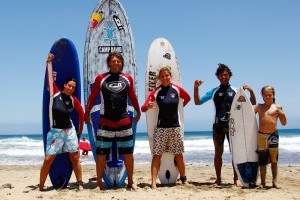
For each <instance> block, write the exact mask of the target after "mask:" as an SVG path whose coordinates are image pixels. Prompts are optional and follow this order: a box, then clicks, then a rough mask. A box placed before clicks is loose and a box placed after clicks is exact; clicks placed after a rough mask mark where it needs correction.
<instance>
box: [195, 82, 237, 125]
mask: <svg viewBox="0 0 300 200" xmlns="http://www.w3.org/2000/svg"><path fill="white" fill-rule="evenodd" d="M235 94H236V89H235V88H234V87H232V86H231V85H230V84H226V85H220V86H218V87H215V88H213V89H211V90H209V91H208V92H207V93H206V94H205V95H203V96H201V97H200V105H201V104H203V103H205V102H206V101H208V100H210V99H213V101H214V105H215V110H216V113H215V120H214V123H216V124H228V120H229V115H228V113H229V112H230V108H231V104H232V101H233V98H234V95H235Z"/></svg>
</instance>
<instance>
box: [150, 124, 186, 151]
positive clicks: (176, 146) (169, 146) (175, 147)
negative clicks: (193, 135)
mask: <svg viewBox="0 0 300 200" xmlns="http://www.w3.org/2000/svg"><path fill="white" fill-rule="evenodd" d="M164 152H171V153H172V154H182V153H183V152H184V145H183V130H182V129H181V127H172V128H157V127H156V128H155V129H154V134H153V150H152V153H153V155H162V154H163V153H164Z"/></svg>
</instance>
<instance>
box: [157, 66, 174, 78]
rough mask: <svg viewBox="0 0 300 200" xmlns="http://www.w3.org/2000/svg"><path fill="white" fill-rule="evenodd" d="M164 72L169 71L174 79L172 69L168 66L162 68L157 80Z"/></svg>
mask: <svg viewBox="0 0 300 200" xmlns="http://www.w3.org/2000/svg"><path fill="white" fill-rule="evenodd" d="M164 71H167V72H168V73H169V74H170V76H171V77H172V72H171V67H170V66H168V65H167V66H165V67H162V68H160V69H159V72H158V75H157V77H156V78H157V79H159V77H160V75H161V74H162V73H163V72H164Z"/></svg>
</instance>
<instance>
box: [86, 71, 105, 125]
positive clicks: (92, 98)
mask: <svg viewBox="0 0 300 200" xmlns="http://www.w3.org/2000/svg"><path fill="white" fill-rule="evenodd" d="M101 79H102V76H101V75H98V76H97V77H96V79H95V82H94V85H93V88H92V90H91V93H90V96H89V98H88V101H87V103H86V106H85V113H84V121H85V122H86V123H91V119H90V112H91V109H92V108H93V106H94V103H95V100H96V98H97V95H99V93H100V83H101Z"/></svg>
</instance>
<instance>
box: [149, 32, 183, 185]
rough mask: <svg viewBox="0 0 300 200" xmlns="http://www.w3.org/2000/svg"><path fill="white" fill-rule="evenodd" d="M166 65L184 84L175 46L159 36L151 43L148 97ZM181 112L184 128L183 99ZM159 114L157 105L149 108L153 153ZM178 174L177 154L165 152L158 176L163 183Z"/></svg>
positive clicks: (177, 81) (172, 179)
mask: <svg viewBox="0 0 300 200" xmlns="http://www.w3.org/2000/svg"><path fill="white" fill-rule="evenodd" d="M164 66H169V67H171V73H172V80H171V82H173V83H174V84H177V85H182V83H181V76H180V71H179V65H178V60H177V57H176V54H175V51H174V48H173V46H172V45H171V43H170V42H169V41H168V40H167V39H166V38H157V39H155V40H154V41H153V42H152V43H151V45H150V48H149V51H148V60H147V67H146V79H145V80H146V82H145V87H146V88H145V95H146V98H147V97H148V95H149V94H150V92H151V91H152V90H153V89H154V88H155V87H157V86H158V85H159V84H160V83H159V82H158V81H157V79H156V77H157V75H158V72H159V69H160V68H161V67H164ZM179 113H180V123H181V125H182V128H184V127H183V124H184V123H183V122H184V119H183V101H182V99H181V100H180V102H179ZM157 116H158V106H157V105H154V108H152V109H149V110H147V112H146V121H147V132H148V138H149V144H150V150H151V153H152V150H153V133H154V128H155V127H156V123H157ZM178 174H179V172H178V169H177V166H176V162H175V156H174V155H173V154H171V153H170V152H165V153H164V154H163V155H162V158H161V162H160V168H159V172H158V178H159V180H160V182H161V184H173V183H175V182H176V180H177V177H178Z"/></svg>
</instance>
